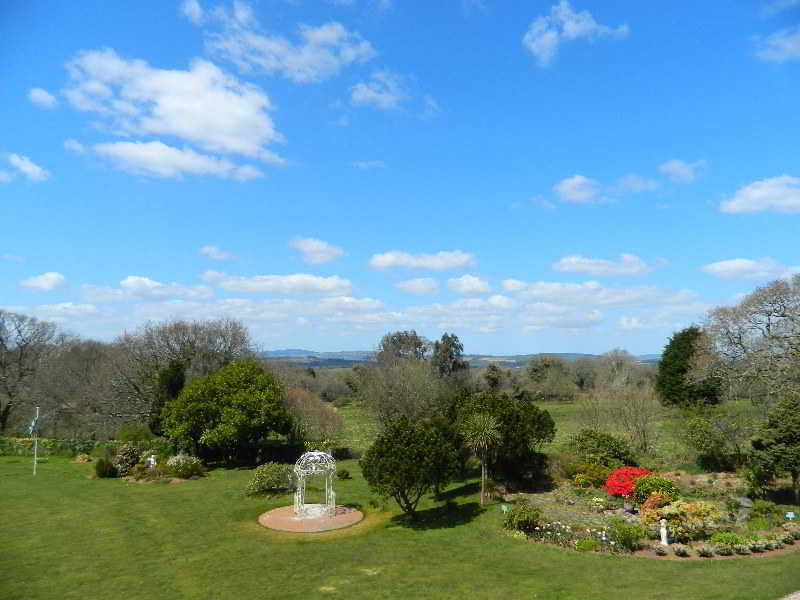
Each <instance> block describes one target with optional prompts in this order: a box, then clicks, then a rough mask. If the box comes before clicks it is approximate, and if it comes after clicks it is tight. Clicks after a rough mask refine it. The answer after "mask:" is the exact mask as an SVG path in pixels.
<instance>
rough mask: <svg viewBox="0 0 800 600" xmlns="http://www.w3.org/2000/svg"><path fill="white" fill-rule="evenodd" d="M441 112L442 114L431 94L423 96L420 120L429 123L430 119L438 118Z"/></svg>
mask: <svg viewBox="0 0 800 600" xmlns="http://www.w3.org/2000/svg"><path fill="white" fill-rule="evenodd" d="M440 112H442V109H441V108H440V107H439V103H438V102H437V101H436V99H435V98H434V97H433V96H431V95H430V94H425V95H423V96H422V112H421V113H420V115H419V116H420V118H422V119H425V120H426V121H429V120H430V119H434V118H436V117H437V116H438V115H439V113H440Z"/></svg>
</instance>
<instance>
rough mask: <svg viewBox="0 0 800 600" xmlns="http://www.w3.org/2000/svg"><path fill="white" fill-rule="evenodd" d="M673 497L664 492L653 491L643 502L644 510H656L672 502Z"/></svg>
mask: <svg viewBox="0 0 800 600" xmlns="http://www.w3.org/2000/svg"><path fill="white" fill-rule="evenodd" d="M672 500H673V498H672V497H671V496H669V495H667V494H664V493H662V492H653V493H652V494H650V496H648V497H647V500H645V501H644V504H642V510H643V511H646V510H655V509H658V508H661V507H662V506H666V505H667V504H669V503H670V502H672Z"/></svg>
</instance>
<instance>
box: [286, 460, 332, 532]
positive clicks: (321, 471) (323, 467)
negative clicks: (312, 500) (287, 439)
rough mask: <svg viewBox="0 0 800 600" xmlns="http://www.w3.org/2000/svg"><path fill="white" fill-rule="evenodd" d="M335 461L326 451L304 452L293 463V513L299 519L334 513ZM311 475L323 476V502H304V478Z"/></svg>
mask: <svg viewBox="0 0 800 600" xmlns="http://www.w3.org/2000/svg"><path fill="white" fill-rule="evenodd" d="M335 473H336V461H335V460H334V458H333V456H331V455H330V454H328V453H327V452H321V451H319V450H314V451H312V452H306V453H305V454H303V455H302V456H301V457H300V458H298V459H297V463H295V465H294V474H295V480H296V485H297V487H296V489H295V491H294V514H295V516H296V517H297V518H300V519H313V518H318V517H321V516H322V515H323V514H327V515H328V516H331V517H332V516H334V515H335V514H336V492H334V491H333V476H334V474H335ZM312 475H324V476H325V504H308V505H307V504H306V502H305V501H306V478H308V477H310V476H312Z"/></svg>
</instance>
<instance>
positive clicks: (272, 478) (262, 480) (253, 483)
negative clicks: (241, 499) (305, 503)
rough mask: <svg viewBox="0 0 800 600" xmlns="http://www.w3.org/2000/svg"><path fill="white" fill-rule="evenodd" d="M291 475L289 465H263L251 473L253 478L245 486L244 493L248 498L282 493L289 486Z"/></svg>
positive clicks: (273, 463) (291, 471)
mask: <svg viewBox="0 0 800 600" xmlns="http://www.w3.org/2000/svg"><path fill="white" fill-rule="evenodd" d="M292 473H293V470H292V466H291V465H284V464H281V463H275V462H268V463H264V464H263V465H261V466H260V467H258V468H256V470H255V471H253V477H252V478H251V479H250V482H249V483H248V484H247V488H246V490H245V493H246V494H247V495H248V496H256V495H260V494H277V493H279V492H283V491H285V490H287V489H289V487H290V486H291V476H292Z"/></svg>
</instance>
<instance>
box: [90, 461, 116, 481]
mask: <svg viewBox="0 0 800 600" xmlns="http://www.w3.org/2000/svg"><path fill="white" fill-rule="evenodd" d="M94 472H95V475H97V476H98V477H100V478H106V477H116V476H117V469H116V467H115V466H114V463H112V462H111V461H110V460H108V459H107V458H101V459H98V461H97V462H96V463H94Z"/></svg>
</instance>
